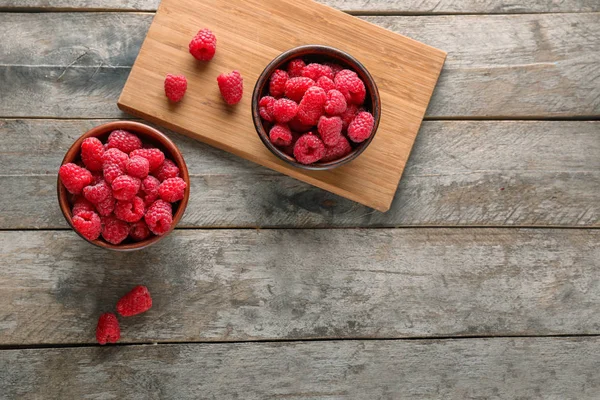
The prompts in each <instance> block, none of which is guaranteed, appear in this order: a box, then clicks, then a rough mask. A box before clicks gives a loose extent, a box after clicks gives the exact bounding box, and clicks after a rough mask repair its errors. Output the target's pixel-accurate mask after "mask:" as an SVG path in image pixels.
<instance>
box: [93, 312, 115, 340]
mask: <svg viewBox="0 0 600 400" xmlns="http://www.w3.org/2000/svg"><path fill="white" fill-rule="evenodd" d="M120 338H121V328H119V321H118V320H117V316H116V315H115V314H113V313H104V314H102V315H101V316H100V318H98V325H97V326H96V340H97V341H98V343H99V344H102V345H104V344H106V343H117V341H118V340H119V339H120Z"/></svg>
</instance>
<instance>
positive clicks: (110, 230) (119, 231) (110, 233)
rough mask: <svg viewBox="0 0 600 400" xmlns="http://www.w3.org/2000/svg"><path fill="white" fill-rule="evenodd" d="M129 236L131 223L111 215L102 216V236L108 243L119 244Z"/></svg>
mask: <svg viewBox="0 0 600 400" xmlns="http://www.w3.org/2000/svg"><path fill="white" fill-rule="evenodd" d="M127 236H129V224H128V223H127V222H124V221H121V220H120V219H117V218H115V217H114V216H112V215H110V216H108V217H102V237H103V238H104V240H106V241H107V242H108V243H112V244H119V243H121V242H122V241H123V240H125V239H127Z"/></svg>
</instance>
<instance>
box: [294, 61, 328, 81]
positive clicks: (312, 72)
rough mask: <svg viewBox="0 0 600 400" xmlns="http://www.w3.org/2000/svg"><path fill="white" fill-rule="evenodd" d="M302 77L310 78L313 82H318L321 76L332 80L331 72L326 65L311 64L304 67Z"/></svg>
mask: <svg viewBox="0 0 600 400" xmlns="http://www.w3.org/2000/svg"><path fill="white" fill-rule="evenodd" d="M302 76H305V77H307V78H310V79H312V80H313V81H316V80H318V79H319V78H320V77H322V76H325V77H327V78H329V79H331V80H333V71H332V70H331V68H329V67H328V66H327V65H323V64H317V63H312V64H308V65H307V66H306V67H304V69H303V70H302Z"/></svg>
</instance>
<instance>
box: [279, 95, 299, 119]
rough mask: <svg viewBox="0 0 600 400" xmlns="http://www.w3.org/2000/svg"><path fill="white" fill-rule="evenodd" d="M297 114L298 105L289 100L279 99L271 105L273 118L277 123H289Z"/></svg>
mask: <svg viewBox="0 0 600 400" xmlns="http://www.w3.org/2000/svg"><path fill="white" fill-rule="evenodd" d="M297 113H298V104H296V102H295V101H293V100H290V99H279V100H277V101H276V102H275V103H274V104H273V117H274V118H275V120H276V121H277V122H279V123H285V122H289V121H291V120H292V119H293V118H294V117H295V116H296V114H297Z"/></svg>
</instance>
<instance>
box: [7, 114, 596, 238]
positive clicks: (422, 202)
mask: <svg viewBox="0 0 600 400" xmlns="http://www.w3.org/2000/svg"><path fill="white" fill-rule="evenodd" d="M102 122H104V121H81V120H77V121H65V120H3V121H0V138H1V140H0V169H1V170H2V171H3V175H0V185H1V186H2V187H3V188H5V190H2V191H0V210H2V212H1V213H0V228H2V229H23V228H63V227H66V224H65V222H64V219H63V217H62V215H61V214H60V211H59V209H58V205H57V202H56V191H55V184H56V181H55V173H56V170H57V169H58V166H59V165H60V162H61V160H62V157H63V156H64V154H65V152H66V151H67V149H68V147H69V146H70V145H71V143H73V141H74V140H75V139H76V138H77V137H78V136H79V135H81V133H82V132H84V131H86V130H87V129H89V128H91V127H92V126H95V125H98V124H100V123H102ZM170 136H171V137H172V138H173V139H174V140H175V142H176V143H177V145H178V146H179V147H180V149H181V150H182V152H183V154H184V156H185V158H186V160H187V163H188V168H189V170H190V174H191V175H192V196H191V199H190V205H189V207H188V210H187V212H186V214H185V216H184V219H183V221H182V225H181V226H186V227H257V226H262V227H322V226H323V227H324V226H327V227H333V226H344V227H356V226H365V227H366V226H387V227H394V226H412V225H426V226H457V225H458V226H472V225H480V226H582V227H584V226H588V227H597V226H600V208H599V207H600V122H560V121H554V122H549V121H545V122H541V121H537V122H533V121H531V122H527V121H426V122H425V123H424V124H423V128H422V129H421V132H420V133H419V136H418V137H417V141H416V143H415V146H414V149H413V153H412V155H411V158H410V160H409V163H408V165H407V169H406V171H405V173H404V177H403V179H402V181H401V183H400V188H399V190H398V193H397V194H396V199H395V201H394V203H393V204H392V209H391V210H390V211H389V212H387V213H385V214H382V213H380V212H376V211H373V210H371V209H369V208H366V207H363V206H360V205H358V204H356V203H353V202H351V201H348V200H344V199H342V198H341V197H338V196H335V195H332V194H330V193H327V192H325V191H322V190H320V189H317V188H314V187H312V186H310V185H307V184H303V183H301V182H298V181H296V180H293V179H291V178H288V177H284V176H282V175H279V174H276V173H274V172H271V171H269V170H267V169H265V168H261V167H258V166H257V165H255V164H253V163H250V162H246V161H244V160H241V159H239V158H237V157H234V156H232V155H231V154H228V153H225V152H222V151H219V150H216V149H214V148H211V147H209V146H207V145H204V144H202V143H200V142H197V141H194V140H192V139H189V138H186V137H183V136H181V135H178V134H175V133H170ZM14 193H25V194H26V196H23V197H21V199H22V200H21V201H19V202H15V198H14Z"/></svg>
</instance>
